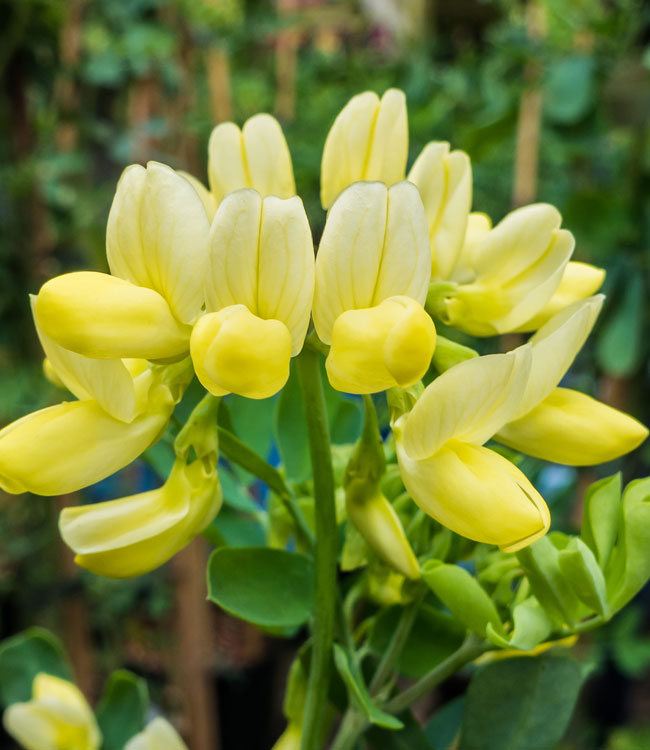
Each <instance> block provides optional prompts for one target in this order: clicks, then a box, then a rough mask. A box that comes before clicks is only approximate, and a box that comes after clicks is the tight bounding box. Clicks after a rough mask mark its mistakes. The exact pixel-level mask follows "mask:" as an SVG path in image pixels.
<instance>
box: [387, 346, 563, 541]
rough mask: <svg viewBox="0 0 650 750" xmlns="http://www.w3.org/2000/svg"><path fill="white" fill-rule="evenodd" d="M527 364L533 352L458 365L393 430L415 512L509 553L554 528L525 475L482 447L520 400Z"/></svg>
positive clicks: (439, 380) (524, 351)
mask: <svg viewBox="0 0 650 750" xmlns="http://www.w3.org/2000/svg"><path fill="white" fill-rule="evenodd" d="M530 364H531V352H530V347H528V346H526V347H522V348H520V349H519V350H517V351H515V352H511V353H509V354H494V355H488V356H485V357H477V358H475V359H469V360H466V361H465V362H461V363H460V364H458V365H456V366H455V367H452V368H451V369H449V370H447V371H446V372H445V373H443V374H442V375H441V376H440V377H439V378H437V379H436V380H434V381H433V383H431V384H430V385H429V386H428V387H427V388H426V389H425V391H424V393H423V394H422V396H421V397H420V398H419V399H418V401H417V402H416V404H415V406H414V407H413V409H412V411H410V412H408V413H406V414H403V415H402V416H400V417H399V418H397V419H396V421H395V422H394V425H393V432H394V435H395V447H396V451H397V458H398V462H399V466H400V471H401V474H402V479H403V480H404V484H405V486H406V489H407V490H408V492H409V494H410V495H411V497H412V498H413V500H414V501H415V502H416V503H417V505H419V506H420V507H421V508H422V509H423V510H424V511H425V512H426V513H428V514H429V515H431V516H433V517H434V518H435V519H436V520H438V521H439V522H440V523H442V524H443V525H445V526H447V527H448V528H450V529H451V530H452V531H455V532H456V533H458V534H462V535H463V536H466V537H469V538H470V539H474V540H476V541H479V542H486V543H488V544H496V545H498V546H499V547H501V548H502V549H504V550H505V551H508V552H511V551H515V550H517V549H519V548H521V547H524V546H526V545H528V544H530V543H531V542H533V541H534V540H535V539H537V538H538V537H540V536H542V535H544V534H545V533H546V531H547V530H548V528H549V524H550V515H549V512H548V508H547V507H546V504H545V502H544V500H543V498H542V497H541V495H540V494H539V493H538V492H537V490H535V488H534V487H533V486H532V484H531V483H530V482H529V481H528V479H527V478H526V477H525V476H524V474H523V473H522V472H521V471H519V469H517V468H516V467H515V466H514V465H513V464H511V463H510V462H509V461H507V460H506V459H505V458H503V457H502V456H500V455H499V454H497V453H495V452H494V451H491V450H489V449H488V448H484V447H482V444H483V443H485V442H486V441H487V440H488V439H489V438H490V437H491V436H492V435H493V434H494V433H495V432H496V431H497V430H498V429H499V428H500V427H501V426H502V425H503V423H504V422H506V421H508V419H509V417H510V414H511V413H512V412H513V411H514V409H515V408H516V405H517V404H518V403H519V401H520V400H521V398H522V397H523V394H524V389H525V387H526V383H527V381H528V377H529V373H530Z"/></svg>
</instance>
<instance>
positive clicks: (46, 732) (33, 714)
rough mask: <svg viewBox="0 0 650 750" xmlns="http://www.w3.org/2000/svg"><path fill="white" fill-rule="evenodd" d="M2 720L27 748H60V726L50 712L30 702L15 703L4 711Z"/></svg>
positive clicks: (35, 749)
mask: <svg viewBox="0 0 650 750" xmlns="http://www.w3.org/2000/svg"><path fill="white" fill-rule="evenodd" d="M2 721H3V724H4V728H5V729H6V730H7V732H8V733H9V734H10V735H11V736H12V737H13V738H14V739H15V740H17V741H18V742H19V743H20V746H21V747H22V748H24V749H25V750H60V745H59V742H58V740H59V732H58V727H57V725H56V724H55V723H54V722H53V721H52V720H51V716H50V714H49V712H44V711H43V710H42V709H41V708H39V707H37V706H33V705H32V704H30V703H14V704H12V705H11V706H9V707H8V708H7V710H6V711H5V712H4V715H3V717H2Z"/></svg>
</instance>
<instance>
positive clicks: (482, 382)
mask: <svg viewBox="0 0 650 750" xmlns="http://www.w3.org/2000/svg"><path fill="white" fill-rule="evenodd" d="M530 363H531V352H530V347H527V346H526V347H521V348H520V349H517V350H515V351H513V352H509V353H508V354H489V355H486V356H484V357H475V358H474V359H468V360H466V361H464V362H461V363H460V364H458V365H456V366H455V367H452V368H451V369H449V370H447V371H446V372H444V373H443V374H442V375H440V377H438V378H436V379H435V380H434V381H433V382H432V383H431V384H430V385H429V386H427V388H425V390H424V393H423V394H422V395H421V396H420V398H419V399H418V401H417V403H416V404H415V406H414V407H413V409H412V411H411V412H409V413H408V414H405V415H404V416H402V417H400V419H399V420H398V421H397V424H396V428H397V429H399V430H401V431H402V433H403V447H404V451H405V452H406V453H407V454H408V455H409V456H410V457H411V458H412V459H425V458H428V457H429V456H432V455H434V454H435V453H437V452H438V451H439V450H440V449H441V448H442V446H443V445H444V444H445V443H446V442H447V441H448V440H451V439H457V440H463V441H465V442H468V443H475V444H477V445H480V444H482V443H484V442H485V441H486V440H488V439H489V438H490V437H492V435H494V433H495V432H496V431H497V430H498V429H500V428H501V427H502V426H503V425H504V424H505V423H506V422H507V421H509V419H510V418H511V414H512V412H513V411H514V409H515V408H516V405H517V403H518V401H519V399H520V398H521V396H522V394H523V392H524V388H525V387H526V381H527V379H528V377H529V373H530Z"/></svg>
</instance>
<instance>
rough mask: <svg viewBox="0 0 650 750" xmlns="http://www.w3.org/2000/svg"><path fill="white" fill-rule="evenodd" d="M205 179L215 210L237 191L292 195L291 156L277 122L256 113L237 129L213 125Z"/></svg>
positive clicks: (232, 126) (231, 125)
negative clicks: (244, 189)
mask: <svg viewBox="0 0 650 750" xmlns="http://www.w3.org/2000/svg"><path fill="white" fill-rule="evenodd" d="M208 180H209V183H210V191H211V193H212V196H213V198H214V201H215V204H216V205H215V208H216V206H218V205H219V204H220V203H221V201H222V200H223V199H224V198H225V197H226V195H228V193H232V192H233V191H235V190H240V189H241V188H253V189H254V190H257V192H258V193H260V195H261V196H262V197H263V198H264V197H266V196H267V195H275V196H277V197H278V198H291V197H292V196H294V195H295V194H296V186H295V183H294V179H293V167H292V166H291V155H290V153H289V148H288V146H287V142H286V140H285V139H284V135H283V133H282V128H281V127H280V124H279V123H278V121H277V120H276V119H275V118H274V117H271V115H267V114H259V115H255V116H254V117H251V118H250V119H249V120H247V121H246V122H245V123H244V127H243V128H242V129H241V130H240V129H239V128H238V127H237V125H235V124H234V123H232V122H224V123H221V124H220V125H217V127H216V128H215V129H214V130H213V131H212V135H211V136H210V142H209V144H208Z"/></svg>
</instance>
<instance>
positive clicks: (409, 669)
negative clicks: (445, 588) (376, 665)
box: [368, 604, 465, 679]
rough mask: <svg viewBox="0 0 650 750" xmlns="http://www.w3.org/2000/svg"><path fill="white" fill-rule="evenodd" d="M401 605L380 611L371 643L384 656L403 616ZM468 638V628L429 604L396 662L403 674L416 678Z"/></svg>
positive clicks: (372, 647) (412, 628) (373, 650)
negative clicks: (466, 632) (466, 636)
mask: <svg viewBox="0 0 650 750" xmlns="http://www.w3.org/2000/svg"><path fill="white" fill-rule="evenodd" d="M401 611H402V608H401V607H389V608H388V609H384V610H382V611H380V612H379V614H378V615H377V617H376V619H375V621H374V623H373V626H372V630H371V631H370V636H369V638H368V646H369V648H370V650H371V651H372V652H373V653H374V654H375V655H376V656H381V655H382V654H383V653H384V651H385V650H386V648H387V647H388V644H389V642H390V639H391V636H392V635H393V632H394V630H395V628H396V626H397V623H398V621H399V618H400V614H401ZM464 639H465V628H464V627H463V626H462V625H461V624H460V623H459V622H457V621H456V620H454V618H453V617H450V616H449V615H447V614H444V613H443V612H441V611H440V610H438V609H436V608H435V607H431V606H429V605H427V604H425V605H423V606H421V607H420V609H419V610H418V613H417V615H416V617H415V621H414V622H413V626H412V627H411V632H410V633H409V637H408V639H407V641H406V643H405V644H404V647H403V649H402V651H401V653H400V656H399V660H398V662H397V664H398V668H399V671H400V673H401V674H404V675H406V676H407V677H412V678H414V679H417V678H418V677H422V676H423V675H425V674H426V673H427V672H429V671H430V670H432V669H433V668H434V667H435V666H436V665H438V664H440V662H441V661H444V660H445V659H446V658H447V657H448V656H450V655H451V654H453V653H454V651H456V650H457V649H458V648H459V647H460V645H461V644H462V642H463V640H464Z"/></svg>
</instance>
